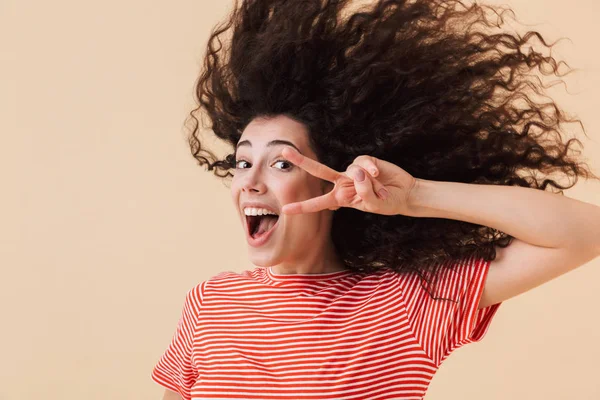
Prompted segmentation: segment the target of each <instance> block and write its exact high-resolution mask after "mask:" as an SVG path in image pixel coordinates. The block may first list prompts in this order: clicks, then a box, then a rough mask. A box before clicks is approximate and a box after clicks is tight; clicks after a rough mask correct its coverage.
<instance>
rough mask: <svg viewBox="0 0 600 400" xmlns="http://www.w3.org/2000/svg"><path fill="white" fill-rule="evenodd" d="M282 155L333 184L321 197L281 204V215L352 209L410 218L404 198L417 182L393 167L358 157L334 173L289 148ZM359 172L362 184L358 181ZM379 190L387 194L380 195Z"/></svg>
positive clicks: (390, 164)
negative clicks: (346, 166)
mask: <svg viewBox="0 0 600 400" xmlns="http://www.w3.org/2000/svg"><path fill="white" fill-rule="evenodd" d="M282 155H283V157H285V158H286V159H288V160H289V161H290V162H291V163H292V164H294V165H297V166H298V167H300V168H302V169H304V170H305V171H306V172H308V173H309V174H311V175H314V176H316V177H317V178H321V179H324V180H326V181H329V182H332V183H333V184H334V186H333V189H332V190H331V191H329V192H328V193H326V194H324V195H322V196H319V197H314V198H312V199H309V200H305V201H301V202H295V203H288V204H285V205H284V206H283V207H282V212H284V213H285V214H299V213H309V212H316V211H321V210H325V209H329V210H337V209H338V208H340V207H352V208H356V209H358V210H361V211H366V212H371V213H375V214H382V215H397V214H404V215H410V212H409V204H408V199H409V195H410V192H411V190H412V189H413V187H414V186H415V185H416V183H417V179H415V178H414V177H413V176H412V175H410V174H409V173H408V172H406V171H405V170H403V169H402V168H400V167H398V166H397V165H395V164H392V163H390V162H387V161H384V160H380V159H378V158H376V157H372V156H367V155H361V156H358V157H356V158H355V159H354V162H353V163H352V164H351V165H349V166H348V168H346V172H338V171H336V170H334V169H331V168H329V167H328V166H326V165H324V164H321V163H320V162H318V161H316V160H313V159H312V158H310V157H306V156H304V155H303V154H300V153H299V152H298V151H296V150H295V149H293V148H291V147H286V148H284V149H283V150H282ZM361 172H362V173H363V174H364V180H363V181H359V180H358V177H359V174H360V173H361ZM382 189H383V191H386V192H387V194H385V193H383V194H382Z"/></svg>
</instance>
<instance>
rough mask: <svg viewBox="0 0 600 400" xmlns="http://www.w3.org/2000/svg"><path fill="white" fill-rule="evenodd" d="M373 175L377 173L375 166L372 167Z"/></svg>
mask: <svg viewBox="0 0 600 400" xmlns="http://www.w3.org/2000/svg"><path fill="white" fill-rule="evenodd" d="M370 171H371V175H373V176H375V174H376V173H377V170H376V169H375V168H371V169H370Z"/></svg>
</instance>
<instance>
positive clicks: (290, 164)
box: [275, 160, 292, 170]
mask: <svg viewBox="0 0 600 400" xmlns="http://www.w3.org/2000/svg"><path fill="white" fill-rule="evenodd" d="M277 163H284V164H287V165H289V167H288V168H284V170H288V169H292V167H291V166H292V163H290V162H289V161H286V160H277V161H275V164H277Z"/></svg>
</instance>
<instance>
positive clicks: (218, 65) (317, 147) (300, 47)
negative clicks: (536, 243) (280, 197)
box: [186, 0, 600, 282]
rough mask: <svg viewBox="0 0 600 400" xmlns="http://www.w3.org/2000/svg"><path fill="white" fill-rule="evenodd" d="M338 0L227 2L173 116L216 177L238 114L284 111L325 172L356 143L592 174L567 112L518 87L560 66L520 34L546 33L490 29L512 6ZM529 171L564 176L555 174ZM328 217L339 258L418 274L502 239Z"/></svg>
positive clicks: (480, 177) (427, 160)
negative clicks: (184, 109)
mask: <svg viewBox="0 0 600 400" xmlns="http://www.w3.org/2000/svg"><path fill="white" fill-rule="evenodd" d="M350 3H351V2H350V1H349V0H338V1H335V0H242V4H241V7H240V6H239V5H238V3H237V0H236V1H235V5H234V8H233V11H231V13H230V14H229V15H228V18H227V20H226V21H225V22H224V23H223V24H220V25H217V26H216V27H215V28H213V30H212V31H211V35H210V38H209V40H208V45H207V52H206V54H205V59H204V68H203V71H202V74H201V76H200V78H199V80H198V82H197V85H196V95H197V101H198V102H199V106H198V107H197V108H195V109H194V110H192V111H191V112H190V114H189V117H188V119H186V122H187V121H188V120H190V119H192V120H193V121H195V123H194V126H193V128H192V129H191V131H190V134H189V144H190V148H191V151H192V154H193V156H194V157H195V158H196V159H197V160H198V162H199V164H200V165H207V168H208V170H209V171H210V170H214V174H215V175H216V176H218V177H220V178H228V177H231V176H233V173H235V166H236V164H235V156H234V151H233V150H234V148H235V144H236V143H237V141H238V140H239V138H240V136H241V134H242V132H243V130H244V128H245V127H246V125H247V124H248V123H249V122H250V121H251V120H252V119H253V118H256V117H267V118H268V117H272V116H276V115H278V114H284V115H286V116H288V117H290V118H292V119H294V120H296V121H299V122H301V123H303V124H305V125H306V126H307V128H308V131H309V137H310V143H311V146H312V148H313V150H314V152H315V154H317V156H318V160H319V161H320V162H322V163H323V164H325V165H328V166H329V167H331V168H333V169H335V170H338V171H344V170H345V169H346V168H347V167H348V166H349V165H350V164H351V163H352V162H353V160H354V159H355V158H356V157H357V156H359V155H362V154H366V155H371V156H374V157H377V158H380V159H383V160H387V161H389V162H392V163H394V164H396V165H398V166H399V167H401V168H403V169H405V170H406V171H407V172H409V173H410V174H411V175H413V176H414V177H416V178H422V179H427V180H433V181H454V182H463V183H473V184H494V185H518V186H524V187H531V188H535V189H540V190H545V189H546V188H547V187H549V186H553V187H555V188H558V189H559V190H558V193H560V194H563V191H562V189H568V188H570V187H572V186H573V185H574V184H575V182H576V181H577V178H578V177H579V176H584V177H586V178H593V179H600V178H598V177H597V176H596V175H595V174H593V173H592V172H591V171H590V170H589V169H588V168H587V164H585V163H580V162H578V161H577V160H576V159H575V158H572V157H571V156H569V155H568V154H567V153H568V150H569V146H570V145H571V144H572V143H579V144H580V145H581V142H580V141H579V140H577V139H575V138H572V139H570V140H568V141H567V142H566V143H563V139H562V137H561V133H560V130H559V128H560V125H561V123H562V122H574V121H579V122H581V121H580V120H577V119H569V118H568V117H567V116H565V114H564V113H563V112H562V111H561V110H560V109H559V108H558V107H557V106H556V104H555V103H554V102H553V101H550V102H546V103H543V102H535V101H534V100H532V99H531V98H530V96H529V95H527V94H526V89H527V88H530V89H532V90H533V91H534V92H535V93H536V94H542V93H541V90H540V86H541V88H542V89H546V88H547V86H544V85H543V84H542V82H541V80H540V79H539V77H536V78H537V79H528V78H529V77H533V76H531V75H528V74H527V72H528V71H531V70H532V69H533V68H535V67H538V68H539V70H540V71H541V72H542V73H543V74H544V75H549V74H550V73H549V72H544V71H543V69H542V67H543V66H546V65H549V66H550V67H551V72H552V73H553V74H555V75H557V76H564V75H566V74H564V75H560V74H559V73H558V69H559V66H560V63H557V62H556V60H555V59H554V58H553V57H552V56H544V55H543V54H542V53H540V52H537V51H534V50H533V48H531V49H530V51H529V52H528V53H527V54H525V53H524V52H522V50H521V47H522V46H523V45H525V44H527V43H528V41H529V40H530V39H531V38H538V39H539V41H541V42H542V43H543V45H544V46H546V48H551V47H552V46H553V45H554V44H552V45H548V44H547V43H546V42H545V41H544V39H543V37H542V35H541V34H540V33H538V32H536V31H529V32H527V33H526V34H525V35H524V36H521V35H519V34H517V33H515V34H509V33H506V32H497V33H493V32H492V31H491V30H490V29H489V28H492V27H494V26H495V27H497V28H500V27H501V26H502V24H503V23H504V20H503V18H502V16H503V14H504V11H510V12H511V13H513V14H514V12H512V10H510V9H509V8H508V9H501V8H500V7H495V8H494V7H491V6H485V5H479V4H473V5H470V6H466V5H465V4H463V3H462V2H461V1H459V0H443V1H442V0H416V1H399V0H398V1H395V0H386V1H384V0H380V1H376V2H374V3H373V4H369V5H363V6H362V7H360V8H358V9H356V10H354V11H353V12H350V11H349V5H350ZM486 10H488V11H491V12H492V13H493V14H494V15H496V16H497V17H498V18H497V22H496V23H493V22H491V19H490V18H488V15H487V14H486ZM498 10H501V11H503V12H498ZM229 32H231V37H230V38H229V39H228V40H225V45H223V41H221V36H222V35H223V34H225V33H229ZM217 42H218V45H217V44H216V43H217ZM561 62H562V61H561ZM565 65H566V63H565ZM569 72H571V71H569ZM519 100H522V102H521V104H520V105H518V104H517V102H518V101H519ZM202 109H203V110H204V112H205V113H204V115H206V116H207V117H208V119H209V122H210V125H207V124H206V123H204V124H203V127H206V128H209V129H210V130H212V133H214V135H216V137H218V138H219V139H221V140H223V141H224V142H225V143H226V144H227V145H228V146H229V145H230V146H231V150H232V153H231V154H228V155H227V156H226V157H225V158H224V159H222V160H221V159H219V158H218V157H216V156H215V155H214V154H213V153H212V152H211V151H209V150H207V149H206V148H202V146H201V143H200V137H199V136H200V135H199V130H198V122H199V121H198V119H197V118H196V117H195V115H194V114H195V112H196V111H200V110H202ZM544 110H549V111H552V113H547V112H545V111H544ZM202 116H203V115H202V114H201V115H200V118H201V120H203V119H202ZM582 126H583V125H582ZM584 132H585V129H584ZM232 169H233V170H234V171H233V172H231V171H230V170H232ZM536 171H539V172H541V173H543V174H549V173H559V174H560V175H567V176H571V177H573V178H574V181H573V183H572V184H570V185H568V186H562V185H560V184H559V183H558V182H557V181H555V180H553V179H550V178H549V177H547V178H542V177H537V176H536ZM332 224H333V225H332V233H331V234H332V240H333V243H334V245H335V247H336V250H337V251H338V253H339V255H340V257H341V259H342V260H343V261H344V262H345V263H346V265H347V267H348V268H349V269H351V270H355V271H357V272H365V271H366V272H369V271H374V270H375V269H377V268H381V267H382V266H389V267H391V268H393V269H395V270H396V271H398V272H402V273H416V274H418V275H419V276H420V277H421V278H424V279H425V281H426V282H427V281H428V280H427V278H425V274H424V272H433V273H434V274H435V272H436V271H437V270H438V268H443V267H450V266H451V265H452V263H445V261H448V260H455V259H458V258H465V257H471V256H473V255H475V256H477V257H481V258H484V259H485V260H486V261H490V260H493V259H494V258H495V256H496V252H495V246H501V247H507V246H508V245H509V244H510V242H511V241H512V239H513V237H512V236H510V235H508V234H506V233H503V232H500V231H498V230H496V229H494V228H491V227H486V226H481V225H477V224H472V223H468V222H465V221H457V220H451V219H443V218H415V217H408V216H405V215H396V216H384V215H379V214H373V213H366V212H362V211H359V210H356V209H353V208H340V209H338V210H337V211H335V213H334V217H333V222H332Z"/></svg>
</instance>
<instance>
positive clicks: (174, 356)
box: [151, 282, 204, 400]
mask: <svg viewBox="0 0 600 400" xmlns="http://www.w3.org/2000/svg"><path fill="white" fill-rule="evenodd" d="M203 288H204V282H203V283H200V284H198V285H197V286H195V287H194V288H192V289H190V290H189V291H188V292H187V294H186V297H185V302H184V304H183V310H182V312H181V316H180V318H179V322H178V324H177V329H176V330H175V334H174V335H173V338H172V340H171V343H170V345H169V346H168V347H167V349H166V351H165V352H164V353H163V355H162V356H161V358H160V359H159V361H158V363H157V364H156V365H155V366H154V369H153V370H152V374H151V376H152V379H153V380H154V381H155V382H156V383H158V384H160V385H162V386H164V387H165V388H167V389H170V390H172V391H174V392H177V393H179V394H180V395H181V396H182V398H183V399H184V400H191V390H192V387H193V385H194V383H195V382H196V379H197V377H198V370H197V369H196V367H195V366H194V363H193V360H192V349H193V342H194V335H195V332H196V327H197V321H198V313H199V311H200V306H201V305H202V293H203Z"/></svg>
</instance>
